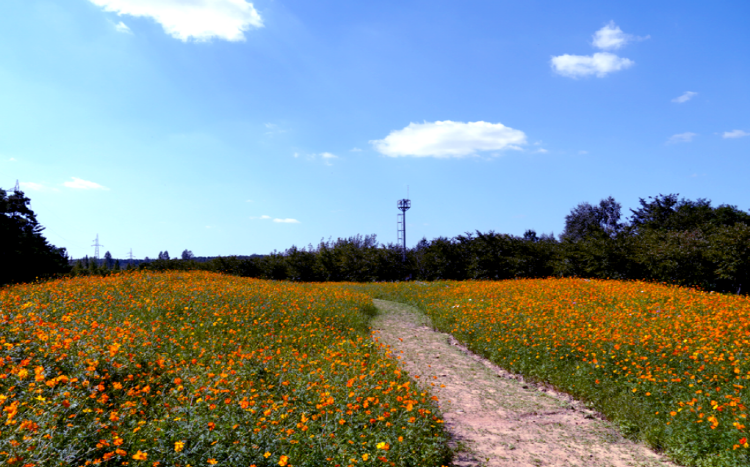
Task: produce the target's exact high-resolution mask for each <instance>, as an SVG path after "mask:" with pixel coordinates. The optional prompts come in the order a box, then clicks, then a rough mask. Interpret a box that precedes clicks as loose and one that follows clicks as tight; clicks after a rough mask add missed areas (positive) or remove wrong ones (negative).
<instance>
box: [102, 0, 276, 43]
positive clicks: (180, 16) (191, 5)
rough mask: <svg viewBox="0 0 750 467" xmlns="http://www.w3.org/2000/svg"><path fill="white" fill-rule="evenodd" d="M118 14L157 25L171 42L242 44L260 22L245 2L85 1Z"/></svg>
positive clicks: (216, 0) (260, 24)
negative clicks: (153, 22)
mask: <svg viewBox="0 0 750 467" xmlns="http://www.w3.org/2000/svg"><path fill="white" fill-rule="evenodd" d="M89 1H90V2H91V3H93V4H94V5H97V6H99V7H102V8H103V9H104V10H105V11H109V12H113V13H117V14H118V15H129V16H143V17H147V18H151V19H153V20H154V21H156V22H157V23H159V24H161V26H162V28H164V31H165V32H166V33H167V34H169V35H170V36H172V37H174V38H175V39H179V40H181V41H185V42H187V41H188V40H190V39H194V40H196V41H207V40H211V39H213V38H218V39H223V40H227V41H244V40H245V35H244V32H245V31H247V30H248V29H250V27H256V28H259V27H262V26H263V20H262V19H261V17H260V14H259V13H258V11H257V10H256V9H255V7H254V6H253V4H252V3H248V2H247V1H245V0H210V1H208V0H189V1H186V0H89Z"/></svg>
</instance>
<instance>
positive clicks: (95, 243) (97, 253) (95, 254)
mask: <svg viewBox="0 0 750 467" xmlns="http://www.w3.org/2000/svg"><path fill="white" fill-rule="evenodd" d="M91 246H93V247H96V248H95V249H94V258H96V261H97V262H98V261H99V247H100V246H104V245H100V244H99V234H96V240H94V244H93V245H91Z"/></svg>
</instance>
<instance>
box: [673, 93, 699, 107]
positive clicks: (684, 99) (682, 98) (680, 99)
mask: <svg viewBox="0 0 750 467" xmlns="http://www.w3.org/2000/svg"><path fill="white" fill-rule="evenodd" d="M697 95H698V93H697V92H693V91H687V92H686V93H685V94H683V95H681V96H680V97H675V98H674V99H672V102H676V103H678V104H683V103H685V102H687V101H689V100H690V99H692V98H693V97H695V96H697Z"/></svg>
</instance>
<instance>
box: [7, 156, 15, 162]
mask: <svg viewBox="0 0 750 467" xmlns="http://www.w3.org/2000/svg"><path fill="white" fill-rule="evenodd" d="M8 162H16V158H15V157H11V158H10V159H8Z"/></svg>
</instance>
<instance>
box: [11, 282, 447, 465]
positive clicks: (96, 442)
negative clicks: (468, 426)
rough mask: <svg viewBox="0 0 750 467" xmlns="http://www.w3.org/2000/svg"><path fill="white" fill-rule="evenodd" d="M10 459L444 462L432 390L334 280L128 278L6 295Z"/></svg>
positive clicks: (365, 307)
mask: <svg viewBox="0 0 750 467" xmlns="http://www.w3.org/2000/svg"><path fill="white" fill-rule="evenodd" d="M0 310H1V311H0V411H1V412H0V415H1V416H2V418H1V419H2V424H1V425H0V464H2V465H14V466H15V465H17V466H23V467H36V466H83V465H106V466H110V465H111V466H114V465H118V466H119V465H130V466H152V467H156V466H160V465H162V466H176V467H188V466H194V467H197V466H210V465H221V466H245V467H250V466H256V467H261V466H281V467H285V466H319V465H331V466H349V465H376V464H377V465H391V466H395V465H399V466H401V465H404V466H406V465H408V466H439V465H441V463H442V462H444V461H445V460H446V459H447V456H448V455H449V451H448V450H447V448H446V443H447V435H446V432H445V430H444V428H443V426H442V420H440V419H439V416H438V414H437V413H436V409H435V404H434V401H433V400H430V395H429V394H427V393H426V392H420V391H419V390H418V389H417V388H415V387H414V385H413V384H412V382H411V380H410V379H409V378H408V377H407V375H405V374H403V373H402V372H401V371H400V370H399V368H398V366H397V364H396V362H395V361H394V360H393V359H390V358H387V357H385V355H384V354H383V353H382V352H381V351H379V348H378V346H377V344H375V343H373V342H372V340H371V339H370V335H369V325H368V323H369V320H370V318H371V316H372V315H373V313H374V311H375V310H374V308H373V305H372V301H371V298H370V297H369V296H367V295H365V294H363V293H359V292H355V291H351V290H347V289H346V288H342V287H340V286H335V285H332V284H328V285H327V284H302V285H300V284H291V283H286V282H271V281H261V280H256V279H246V278H238V277H232V276H226V275H220V274H214V273H206V272H167V273H149V272H136V273H124V274H117V275H114V276H110V277H106V278H102V277H84V278H75V279H67V280H60V281H50V282H46V283H39V284H28V285H19V286H13V287H5V288H2V289H0Z"/></svg>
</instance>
